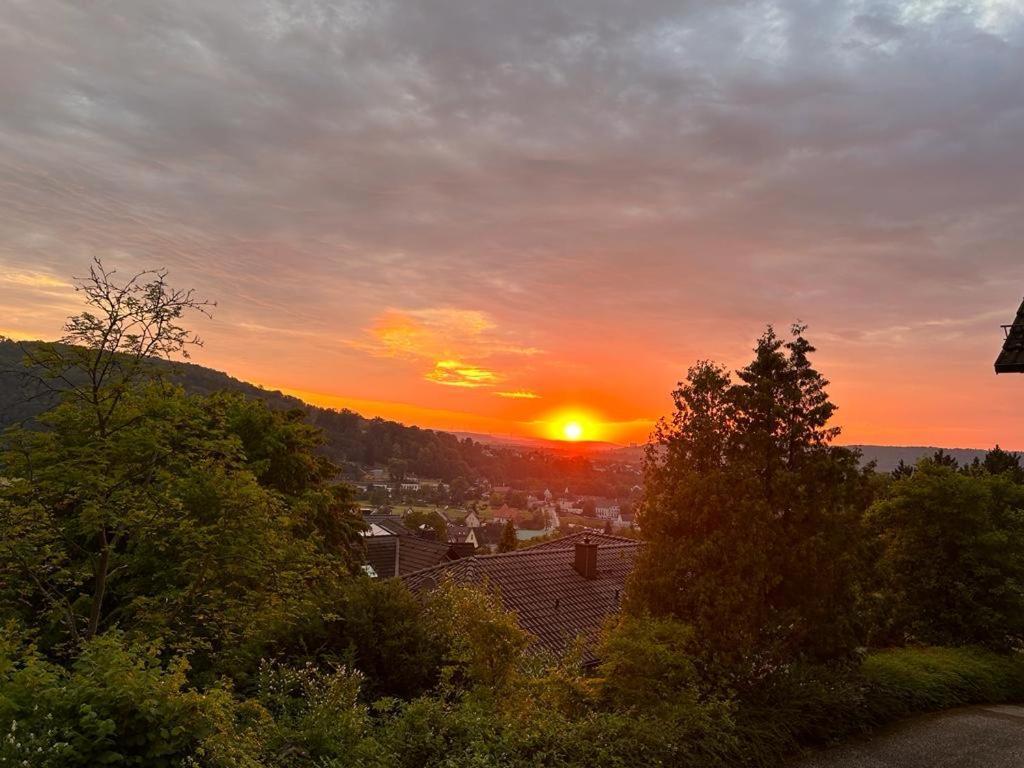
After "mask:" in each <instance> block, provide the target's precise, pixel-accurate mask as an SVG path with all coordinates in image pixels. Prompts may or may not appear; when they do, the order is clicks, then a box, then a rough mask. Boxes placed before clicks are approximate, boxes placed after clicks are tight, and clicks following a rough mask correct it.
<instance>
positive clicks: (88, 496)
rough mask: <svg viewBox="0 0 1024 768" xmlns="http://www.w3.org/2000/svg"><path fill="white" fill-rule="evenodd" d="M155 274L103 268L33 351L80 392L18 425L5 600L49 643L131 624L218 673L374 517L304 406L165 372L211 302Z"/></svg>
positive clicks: (347, 552)
mask: <svg viewBox="0 0 1024 768" xmlns="http://www.w3.org/2000/svg"><path fill="white" fill-rule="evenodd" d="M142 274H143V276H145V275H155V277H153V279H152V280H150V281H149V282H145V281H144V278H143V277H139V276H136V278H133V279H132V280H131V281H129V282H128V283H127V284H126V285H124V286H117V285H115V284H114V283H113V281H112V277H111V276H112V275H113V272H108V271H104V270H103V269H102V267H101V266H100V265H98V264H97V265H96V266H95V267H94V269H93V271H92V273H91V277H90V279H89V280H88V281H86V282H85V283H84V287H83V290H85V291H86V295H87V300H88V302H89V304H90V309H89V310H88V311H86V312H84V313H82V314H81V315H78V316H76V317H73V318H72V319H71V320H69V322H68V324H67V328H68V335H67V336H66V337H65V339H64V342H67V343H65V344H60V345H53V346H52V347H46V346H37V347H33V348H32V350H31V352H30V354H31V356H32V357H31V358H30V360H34V361H35V364H36V365H43V366H44V370H45V371H46V375H47V377H48V378H49V381H51V382H57V383H62V384H63V385H64V387H65V389H63V390H61V393H62V394H61V397H62V402H61V403H60V405H58V406H57V407H56V408H54V409H53V410H51V411H49V412H48V413H46V414H44V415H43V416H41V417H40V418H39V420H38V421H39V427H41V428H35V429H23V428H17V429H14V430H11V431H9V432H8V433H7V434H6V435H5V446H4V447H3V448H4V450H3V454H2V465H3V466H4V468H5V471H6V474H7V475H8V477H7V478H5V479H4V480H3V481H2V482H0V613H2V614H3V615H5V616H7V617H17V618H18V619H19V620H20V621H21V622H22V623H23V624H25V625H26V626H28V627H30V628H31V629H33V630H34V631H35V632H36V633H37V634H38V637H39V640H40V646H41V647H42V648H43V649H45V650H47V651H48V652H50V651H58V650H61V651H63V650H66V649H67V648H69V647H71V648H74V647H76V646H78V645H79V644H80V643H82V642H87V641H88V640H89V639H90V638H92V637H94V636H96V635H98V634H99V633H100V632H101V631H102V630H103V629H106V628H112V627H119V628H121V629H123V630H125V631H129V632H132V633H139V634H141V635H143V636H146V637H158V636H159V637H162V638H164V639H165V641H166V643H167V647H168V652H171V653H173V652H178V651H180V652H188V653H192V654H193V657H192V663H193V667H194V668H196V669H199V668H203V669H206V668H210V667H212V666H213V665H215V664H221V663H222V661H218V659H220V660H225V659H227V658H229V657H232V658H235V659H236V660H241V659H242V658H243V657H245V655H246V654H250V655H251V656H255V655H256V654H258V652H259V651H258V648H259V646H260V643H261V642H263V640H262V638H265V637H266V636H267V635H266V630H268V629H270V628H272V627H279V626H281V625H288V624H291V623H294V621H295V617H296V615H298V614H301V613H302V612H303V611H305V610H308V606H309V604H310V603H312V602H315V601H316V600H317V599H318V598H319V596H320V594H321V590H322V588H323V586H324V585H325V584H327V583H329V582H331V581H333V580H336V579H339V578H343V577H347V575H348V573H349V572H350V571H351V570H352V569H353V568H354V566H355V564H356V558H355V549H356V544H357V543H358V542H359V536H358V532H359V530H361V528H362V523H361V521H360V520H359V519H358V517H357V516H356V515H355V514H354V511H353V509H352V503H351V496H350V493H349V491H348V490H347V489H345V488H343V487H335V486H333V485H332V478H333V477H334V476H335V474H336V473H337V468H336V467H334V465H332V464H331V463H330V462H329V461H327V460H326V459H324V458H323V457H321V456H319V455H318V454H317V453H316V450H317V448H318V446H319V445H320V443H321V442H322V437H321V435H320V433H319V432H318V431H317V430H314V429H312V428H310V427H309V426H308V425H306V424H305V423H304V422H303V420H302V415H301V413H298V412H288V413H280V412H278V413H275V412H272V411H270V410H269V409H268V408H267V406H266V405H264V404H263V403H262V402H258V401H247V400H245V399H244V398H243V397H241V396H240V395H226V394H221V395H213V396H210V397H190V396H187V395H185V393H184V392H183V391H182V390H181V389H180V388H178V387H176V386H173V385H172V384H170V383H169V382H167V381H165V380H164V379H163V378H162V376H161V374H160V371H159V370H158V369H157V368H156V367H155V366H153V365H152V362H153V360H154V359H155V357H154V356H163V355H170V354H173V353H174V352H175V351H176V350H177V351H179V352H180V351H182V350H183V345H185V344H187V343H193V342H195V341H197V340H196V339H195V338H194V337H193V336H191V335H190V334H189V333H188V332H187V331H185V330H184V329H183V328H182V327H180V326H179V325H178V324H177V319H178V318H179V317H181V315H182V313H183V312H184V311H185V310H186V309H187V308H188V307H189V306H192V305H193V304H195V305H196V306H197V307H201V306H205V305H204V304H198V303H196V302H194V300H193V299H192V298H191V293H189V292H181V291H174V290H172V289H170V288H168V287H167V286H166V284H165V282H164V273H162V272H160V273H142ZM104 313H106V314H104ZM76 338H77V339H78V341H79V342H81V344H80V345H78V346H71V345H70V344H69V343H70V342H71V341H73V340H75V339H76ZM83 345H84V346H83ZM40 361H42V362H40ZM252 649H256V650H252ZM250 652H251V653H250ZM223 663H224V664H227V662H226V661H223ZM231 663H235V662H231ZM223 668H224V669H227V667H223Z"/></svg>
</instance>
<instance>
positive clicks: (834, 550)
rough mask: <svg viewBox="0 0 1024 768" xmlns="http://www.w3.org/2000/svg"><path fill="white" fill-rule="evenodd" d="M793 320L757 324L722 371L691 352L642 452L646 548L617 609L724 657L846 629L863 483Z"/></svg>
mask: <svg viewBox="0 0 1024 768" xmlns="http://www.w3.org/2000/svg"><path fill="white" fill-rule="evenodd" d="M804 330H805V329H804V328H803V326H799V325H798V326H794V327H793V329H792V338H791V340H790V341H788V342H783V340H781V339H780V338H779V337H778V336H777V335H776V334H775V332H774V331H773V330H772V329H771V328H770V327H769V328H768V329H767V330H766V331H765V333H764V334H763V335H762V336H761V338H760V339H758V342H757V345H756V347H755V350H754V352H755V355H754V359H753V360H752V361H751V363H750V364H749V365H747V366H746V367H745V368H743V369H742V370H740V371H738V372H737V379H738V381H736V382H735V383H734V382H733V380H732V378H731V377H730V376H729V374H728V372H727V371H726V370H725V369H724V368H722V367H721V366H718V365H715V364H713V363H710V362H700V363H698V364H697V365H695V366H694V367H693V368H691V369H690V371H689V373H688V375H687V379H686V381H684V382H682V383H681V384H680V386H679V387H678V389H677V390H676V391H675V392H674V393H673V401H674V403H675V406H676V409H675V413H674V414H673V416H672V417H671V419H669V420H668V421H663V422H662V423H661V424H659V426H658V428H657V430H656V433H655V440H654V441H653V443H652V446H651V448H650V449H649V451H648V454H647V459H646V462H645V476H646V480H645V497H644V499H643V501H642V504H641V507H640V510H639V519H640V527H641V530H642V531H643V535H644V537H645V538H646V539H647V540H648V546H647V547H646V548H645V550H644V552H643V554H642V555H641V557H640V559H639V561H638V565H637V569H636V571H635V573H634V576H633V578H632V581H631V584H630V590H629V595H628V607H629V609H630V610H631V611H632V612H635V613H651V614H653V615H655V616H665V617H672V618H676V619H680V620H682V621H684V622H687V623H690V624H692V625H694V627H695V629H696V630H697V632H698V635H699V636H700V637H701V640H702V644H703V645H704V646H705V647H706V648H707V649H709V652H710V654H711V655H712V656H714V657H715V658H717V659H720V660H722V661H725V662H727V663H735V662H737V661H742V660H746V661H747V663H755V662H756V660H757V659H761V660H762V661H764V660H766V657H767V658H768V659H786V658H792V657H793V656H800V655H809V656H813V657H825V658H827V657H832V656H837V655H843V654H845V653H847V652H848V651H849V650H850V649H851V648H852V647H853V645H854V644H855V642H856V640H857V626H856V617H855V610H854V609H855V603H856V599H855V598H856V592H857V590H856V574H857V571H858V565H859V563H858V559H857V558H858V555H859V553H860V547H859V544H858V537H857V531H858V530H859V518H860V514H861V512H862V511H863V509H864V508H865V507H866V506H867V504H868V502H869V499H870V483H869V482H868V480H867V478H866V476H865V475H864V474H863V473H861V472H860V470H859V469H858V463H857V456H856V454H854V453H853V452H851V451H849V450H846V449H841V448H835V447H833V446H831V445H830V443H831V442H832V440H833V439H834V438H835V437H836V436H837V435H838V433H839V431H838V429H837V428H835V427H832V426H830V425H829V422H830V419H831V417H832V415H833V413H834V411H835V406H834V405H833V404H832V403H831V402H830V400H829V398H828V395H827V385H828V382H827V381H826V380H825V379H824V377H822V376H821V374H819V373H818V372H817V371H816V370H815V369H814V367H813V366H812V365H811V362H810V356H811V354H812V353H813V352H814V348H813V347H812V346H811V345H810V343H809V342H808V341H807V340H806V338H804V335H803V333H804Z"/></svg>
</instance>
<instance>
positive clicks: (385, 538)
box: [362, 514, 468, 579]
mask: <svg viewBox="0 0 1024 768" xmlns="http://www.w3.org/2000/svg"><path fill="white" fill-rule="evenodd" d="M363 520H364V522H366V524H367V529H366V530H365V531H363V532H362V537H363V549H364V558H365V563H364V564H363V571H364V573H366V574H367V575H369V576H371V577H374V578H380V579H386V578H394V577H397V576H402V575H405V574H408V573H412V572H414V571H419V570H422V569H423V568H429V567H431V566H434V565H437V564H438V563H442V562H447V561H449V560H455V559H457V558H459V557H463V556H465V555H466V554H468V553H467V552H465V551H464V550H463V551H459V550H456V549H453V548H452V546H451V545H450V544H447V543H445V542H441V541H436V540H430V539H425V538H423V537H421V536H419V535H417V534H416V532H414V531H411V530H409V529H408V528H406V527H405V526H404V525H402V523H401V520H400V518H398V517H397V516H396V515H377V514H371V515H363Z"/></svg>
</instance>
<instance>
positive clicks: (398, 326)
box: [350, 307, 540, 360]
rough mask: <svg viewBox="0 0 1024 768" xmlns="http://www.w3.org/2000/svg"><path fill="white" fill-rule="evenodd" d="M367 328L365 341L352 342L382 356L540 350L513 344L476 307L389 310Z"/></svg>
mask: <svg viewBox="0 0 1024 768" xmlns="http://www.w3.org/2000/svg"><path fill="white" fill-rule="evenodd" d="M366 331H367V334H368V335H369V337H370V338H369V339H368V340H361V341H355V342H350V343H351V345H352V346H354V347H356V348H357V349H361V350H363V351H365V352H369V353H370V354H373V355H378V356H383V357H409V358H430V359H433V360H438V359H441V360H456V359H462V358H476V359H483V358H487V357H491V356H495V355H516V356H521V355H535V354H538V353H539V352H540V350H539V349H536V348H533V347H527V346H523V345H521V344H518V343H516V342H515V341H514V340H513V339H511V338H509V336H508V334H506V333H503V332H502V331H500V330H499V328H498V324H497V323H496V322H495V321H494V318H492V317H491V315H489V314H488V313H486V312H481V311H479V310H475V309H457V308H454V307H436V308H429V309H415V310H399V309H389V310H387V311H386V312H384V313H383V314H381V315H379V316H378V317H377V318H376V319H375V320H374V322H373V325H371V326H370V327H369V328H367V329H366Z"/></svg>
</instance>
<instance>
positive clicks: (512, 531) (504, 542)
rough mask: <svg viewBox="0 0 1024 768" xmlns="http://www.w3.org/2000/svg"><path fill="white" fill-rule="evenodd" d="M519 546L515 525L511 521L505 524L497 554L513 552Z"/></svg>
mask: <svg viewBox="0 0 1024 768" xmlns="http://www.w3.org/2000/svg"><path fill="white" fill-rule="evenodd" d="M518 546H519V539H518V537H517V536H516V524H515V523H514V522H512V521H511V520H508V521H507V522H506V523H505V528H504V529H503V530H502V532H501V541H499V542H498V551H499V552H513V551H515V549H516V547H518Z"/></svg>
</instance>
